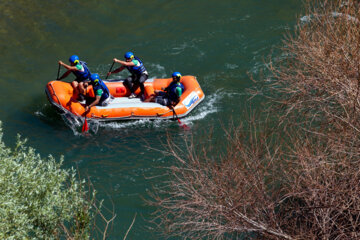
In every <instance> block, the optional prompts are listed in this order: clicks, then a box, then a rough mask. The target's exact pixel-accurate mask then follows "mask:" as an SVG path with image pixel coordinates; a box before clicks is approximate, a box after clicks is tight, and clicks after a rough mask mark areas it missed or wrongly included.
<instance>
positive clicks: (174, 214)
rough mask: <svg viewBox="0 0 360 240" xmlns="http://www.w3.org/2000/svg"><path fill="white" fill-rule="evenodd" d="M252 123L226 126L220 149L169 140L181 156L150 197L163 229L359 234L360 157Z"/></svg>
mask: <svg viewBox="0 0 360 240" xmlns="http://www.w3.org/2000/svg"><path fill="white" fill-rule="evenodd" d="M251 126H252V129H251V130H250V131H249V129H248V127H243V126H239V127H238V128H233V130H232V131H231V132H229V133H228V135H227V136H228V138H227V151H226V154H225V155H222V156H220V155H213V154H212V155H209V154H208V150H207V149H206V147H205V145H203V144H200V145H194V144H188V145H187V146H188V148H187V149H185V150H184V151H183V152H181V151H180V150H179V149H178V147H177V145H174V144H173V143H171V142H169V146H170V148H169V152H168V153H169V154H171V155H173V156H174V157H175V158H176V159H177V160H178V161H177V163H176V164H174V166H172V167H170V168H168V171H167V173H168V174H169V178H170V180H169V181H167V182H166V183H164V184H163V185H161V186H158V187H156V188H155V190H154V194H153V195H152V198H153V199H152V201H151V202H150V204H152V205H154V206H156V207H157V209H158V210H157V211H156V212H155V213H154V214H155V216H156V217H155V218H154V219H153V221H154V222H155V223H156V224H159V226H160V227H162V228H165V232H164V235H165V236H167V237H171V236H181V237H185V238H190V239H199V238H210V239H223V238H227V237H229V238H230V237H234V236H235V237H240V236H242V237H245V236H247V237H252V238H254V239H255V238H256V239H264V238H265V239H358V238H359V237H360V231H359V220H360V212H359V209H360V195H359V190H360V171H359V168H358V164H359V160H358V159H359V158H358V157H351V156H349V155H348V154H347V152H344V149H345V148H343V147H341V146H334V143H335V142H333V141H327V139H324V138H323V137H319V136H317V135H313V134H300V133H299V132H296V131H295V130H293V131H290V130H289V131H288V132H283V133H282V134H279V133H274V132H271V131H270V129H261V128H258V126H256V124H255V123H254V122H252V124H251ZM299 136H300V137H299ZM188 143H191V141H188ZM336 144H337V143H336ZM214 156H216V157H214Z"/></svg>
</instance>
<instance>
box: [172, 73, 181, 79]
mask: <svg viewBox="0 0 360 240" xmlns="http://www.w3.org/2000/svg"><path fill="white" fill-rule="evenodd" d="M171 76H172V77H173V78H174V77H175V78H177V79H180V78H181V73H179V72H173V74H171Z"/></svg>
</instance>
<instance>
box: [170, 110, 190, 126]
mask: <svg viewBox="0 0 360 240" xmlns="http://www.w3.org/2000/svg"><path fill="white" fill-rule="evenodd" d="M170 108H171V110H172V111H173V113H174V116H176V120H177V121H178V123H179V126H180V127H182V128H183V129H184V130H190V127H189V126H188V125H186V124H185V123H182V122H181V121H180V119H179V117H178V115H177V114H176V112H175V109H174V108H173V107H172V106H171V107H170Z"/></svg>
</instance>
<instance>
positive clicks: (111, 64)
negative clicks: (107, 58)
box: [105, 62, 115, 79]
mask: <svg viewBox="0 0 360 240" xmlns="http://www.w3.org/2000/svg"><path fill="white" fill-rule="evenodd" d="M114 64H115V62H113V63H112V64H111V67H110V69H109V71H108V72H111V70H112V68H113V66H114ZM108 77H109V76H108V75H107V74H106V78H105V79H108Z"/></svg>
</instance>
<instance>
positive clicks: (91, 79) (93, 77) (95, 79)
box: [90, 73, 100, 85]
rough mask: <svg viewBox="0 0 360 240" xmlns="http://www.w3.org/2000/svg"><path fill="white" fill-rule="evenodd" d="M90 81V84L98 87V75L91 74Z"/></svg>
mask: <svg viewBox="0 0 360 240" xmlns="http://www.w3.org/2000/svg"><path fill="white" fill-rule="evenodd" d="M90 81H91V83H93V84H95V85H98V84H99V81H100V76H99V74H97V73H93V74H91V75H90Z"/></svg>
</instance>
